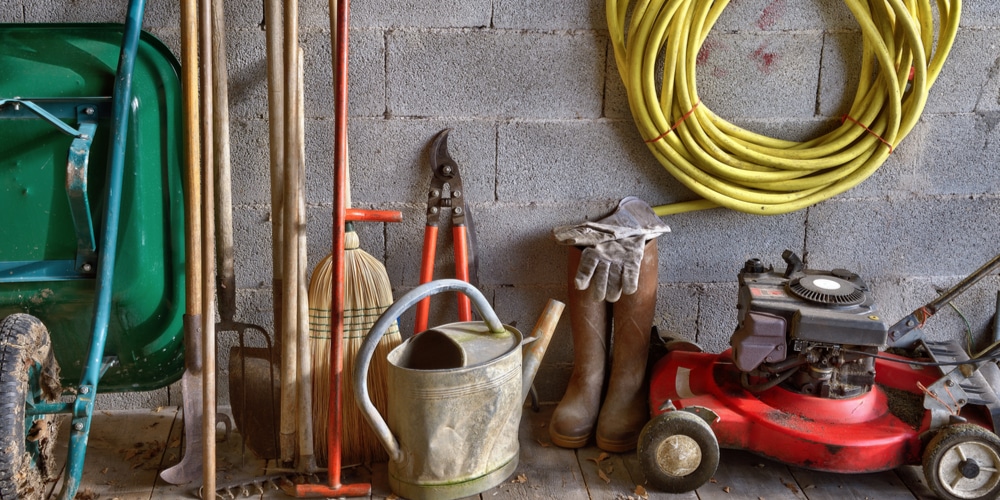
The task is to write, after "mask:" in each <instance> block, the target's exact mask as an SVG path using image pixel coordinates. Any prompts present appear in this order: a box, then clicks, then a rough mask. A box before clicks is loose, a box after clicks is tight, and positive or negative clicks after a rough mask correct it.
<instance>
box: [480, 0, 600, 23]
mask: <svg viewBox="0 0 1000 500" xmlns="http://www.w3.org/2000/svg"><path fill="white" fill-rule="evenodd" d="M604 12H605V8H604V2H594V1H589V2H532V1H528V0H500V1H499V2H496V3H495V5H494V8H493V26H494V27H495V28H500V29H505V28H506V29H534V30H566V29H570V30H577V29H580V30H595V29H596V30H605V29H607V19H606V16H605V14H604Z"/></svg>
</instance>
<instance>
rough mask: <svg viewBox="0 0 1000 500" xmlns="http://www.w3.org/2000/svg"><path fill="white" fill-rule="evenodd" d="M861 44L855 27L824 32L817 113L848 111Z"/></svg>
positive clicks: (855, 88) (857, 76)
mask: <svg viewBox="0 0 1000 500" xmlns="http://www.w3.org/2000/svg"><path fill="white" fill-rule="evenodd" d="M861 47H862V37H861V33H860V32H858V31H850V32H840V33H826V34H824V36H823V56H822V57H823V65H822V67H821V68H820V80H819V97H818V99H819V102H818V104H817V108H816V112H817V113H818V114H819V115H822V116H832V117H836V118H840V117H842V116H843V115H845V114H848V113H850V111H851V104H852V103H853V102H854V101H855V99H856V98H857V92H858V81H859V80H860V73H861Z"/></svg>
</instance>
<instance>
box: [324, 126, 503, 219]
mask: <svg viewBox="0 0 1000 500" xmlns="http://www.w3.org/2000/svg"><path fill="white" fill-rule="evenodd" d="M326 126H327V127H329V130H330V132H329V133H330V134H332V126H333V125H332V124H331V123H327V124H326ZM447 128H450V129H452V130H451V132H449V133H448V153H449V154H450V155H451V157H452V159H454V160H455V162H456V163H457V164H458V170H459V173H460V174H461V176H462V187H463V190H464V191H465V194H466V200H467V201H466V202H467V203H470V204H472V205H475V204H477V203H484V202H491V201H493V200H494V199H495V198H496V194H495V192H496V128H495V125H494V124H493V123H492V122H488V121H480V120H473V121H469V120H442V119H433V120H399V119H393V120H384V119H368V118H357V119H354V118H352V119H351V121H350V131H349V134H350V136H349V138H348V140H349V142H350V156H351V185H352V192H351V196H352V197H353V199H354V200H355V201H356V202H359V203H374V204H383V203H413V204H420V205H426V203H427V195H428V189H430V182H431V178H432V177H433V171H432V170H431V165H430V148H431V144H432V143H433V141H434V138H435V137H436V136H437V134H438V133H439V132H441V131H442V130H444V129H447ZM331 137H332V135H331ZM326 147H327V149H328V150H329V153H326V152H325V151H326V150H324V154H331V155H332V148H333V145H332V141H331V142H330V144H328V145H326ZM311 152H312V150H310V151H307V154H310V153H311ZM319 163H320V166H319V167H318V169H317V170H315V171H314V170H310V176H314V177H315V178H320V179H324V180H323V182H324V183H326V185H325V187H324V188H323V189H325V190H331V189H332V186H333V184H332V181H330V180H326V179H329V178H330V177H331V173H330V170H329V169H330V168H331V167H330V165H332V158H330V159H324V160H323V161H320V162H319ZM309 196H310V200H317V197H318V199H319V200H329V199H330V198H331V196H330V195H329V194H328V191H321V190H318V189H317V188H316V186H310V194H309ZM418 218H419V219H420V223H421V224H423V222H424V219H425V216H424V215H423V214H420V215H419V216H418Z"/></svg>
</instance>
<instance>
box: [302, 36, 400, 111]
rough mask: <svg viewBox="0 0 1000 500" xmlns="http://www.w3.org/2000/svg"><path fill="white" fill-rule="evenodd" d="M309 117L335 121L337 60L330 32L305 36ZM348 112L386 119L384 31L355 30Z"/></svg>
mask: <svg viewBox="0 0 1000 500" xmlns="http://www.w3.org/2000/svg"><path fill="white" fill-rule="evenodd" d="M304 35H305V36H304V37H303V39H302V48H303V50H304V51H305V60H306V74H305V85H306V102H305V107H306V115H307V116H322V117H333V69H332V68H333V66H332V65H331V61H332V60H333V58H332V55H331V53H330V32H329V30H314V31H308V32H306V33H305V34H304ZM349 43H350V51H349V52H348V57H349V61H348V73H347V78H348V91H347V109H348V113H349V114H350V115H351V116H382V115H383V114H384V113H385V110H386V101H385V40H384V36H383V34H382V31H380V30H360V29H353V30H351V38H350V42H349Z"/></svg>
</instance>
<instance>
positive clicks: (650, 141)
mask: <svg viewBox="0 0 1000 500" xmlns="http://www.w3.org/2000/svg"><path fill="white" fill-rule="evenodd" d="M699 104H701V99H698V102H696V103H694V106H692V107H691V109H690V110H689V111H688V112H687V113H684V116H682V117H681V118H680V120H677V122H676V123H674V126H673V127H670V130H668V131H666V132H664V133H662V134H660V135H659V136H657V137H655V138H653V139H650V140H648V141H646V143H647V144H649V143H653V142H656V141H658V140H660V139H663V138H664V137H666V136H667V134H669V133H671V132H673V131H674V129H675V128H677V127H679V126H680V125H681V123H683V122H684V120H687V119H688V117H689V116H691V115H692V114H694V110H695V109H698V105H699ZM890 149H891V148H890Z"/></svg>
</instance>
